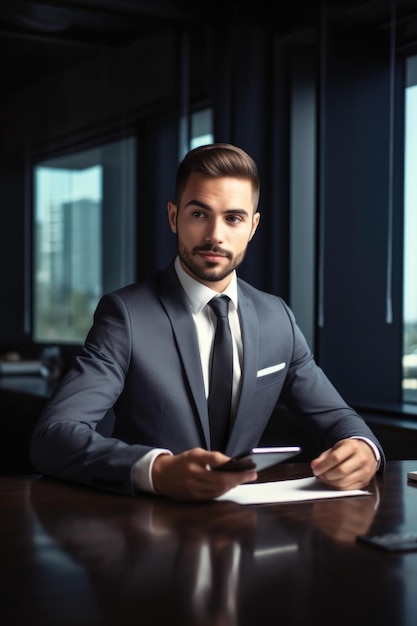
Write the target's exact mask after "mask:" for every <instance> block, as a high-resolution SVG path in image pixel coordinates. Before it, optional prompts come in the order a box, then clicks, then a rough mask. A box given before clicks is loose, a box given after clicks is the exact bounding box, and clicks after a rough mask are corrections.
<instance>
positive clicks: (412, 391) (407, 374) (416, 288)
mask: <svg viewBox="0 0 417 626" xmlns="http://www.w3.org/2000/svg"><path fill="white" fill-rule="evenodd" d="M408 63H409V65H408V76H409V78H412V80H409V81H408V82H407V85H408V86H407V87H406V91H405V166H404V167H405V174H404V302H403V304H404V320H403V322H404V340H403V342H404V345H403V400H404V401H405V402H417V176H416V163H417V80H416V79H417V57H413V58H411V59H409V61H408ZM410 83H413V84H410Z"/></svg>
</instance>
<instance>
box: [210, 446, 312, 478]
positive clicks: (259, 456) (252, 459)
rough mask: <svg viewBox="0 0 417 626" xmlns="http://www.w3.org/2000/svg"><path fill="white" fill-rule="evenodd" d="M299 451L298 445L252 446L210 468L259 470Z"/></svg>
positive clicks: (219, 470)
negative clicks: (278, 446)
mask: <svg viewBox="0 0 417 626" xmlns="http://www.w3.org/2000/svg"><path fill="white" fill-rule="evenodd" d="M300 452H301V448H300V447H299V446H284V447H280V448H277V447H272V448H252V450H248V451H247V452H243V453H242V454H239V455H237V456H234V457H233V458H231V459H230V461H227V462H226V463H222V464H221V465H216V466H214V467H212V468H211V469H212V470H215V471H217V472H242V471H245V470H255V471H256V472H260V471H261V470H263V469H267V468H268V467H273V466H274V465H277V464H278V463H282V462H283V461H287V460H288V459H291V458H292V457H294V456H296V455H297V454H299V453H300Z"/></svg>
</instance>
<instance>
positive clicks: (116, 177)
mask: <svg viewBox="0 0 417 626" xmlns="http://www.w3.org/2000/svg"><path fill="white" fill-rule="evenodd" d="M134 157H135V151H134V145H133V144H130V143H129V140H124V141H122V142H115V143H113V144H108V145H106V146H102V147H100V148H97V149H93V150H88V151H83V152H77V153H74V154H71V155H68V156H65V157H59V158H56V159H50V160H48V161H45V162H43V163H39V164H38V165H37V166H36V167H35V168H34V220H35V227H34V271H33V339H34V341H35V342H39V343H55V344H63V343H82V342H83V341H84V339H85V336H86V334H87V332H88V330H89V328H90V327H91V324H92V319H93V312H94V309H95V307H96V306H97V302H98V300H99V298H100V296H101V295H102V294H103V292H104V291H110V290H112V289H116V288H118V287H120V286H122V285H123V284H126V283H128V282H132V281H133V279H134V276H133V273H134V271H133V267H134V258H135V246H134V242H133V238H134V233H135V228H134V213H135V203H136V200H135V193H134V177H135V165H134ZM104 190H105V193H104Z"/></svg>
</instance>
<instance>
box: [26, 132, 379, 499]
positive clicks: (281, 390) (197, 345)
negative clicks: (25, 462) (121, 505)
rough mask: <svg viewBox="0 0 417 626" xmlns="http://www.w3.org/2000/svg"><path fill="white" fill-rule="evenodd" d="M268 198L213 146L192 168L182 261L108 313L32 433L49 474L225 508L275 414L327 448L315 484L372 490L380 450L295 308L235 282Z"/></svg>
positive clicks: (177, 210)
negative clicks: (221, 373)
mask: <svg viewBox="0 0 417 626" xmlns="http://www.w3.org/2000/svg"><path fill="white" fill-rule="evenodd" d="M259 193H260V183H259V177H258V171H257V167H256V164H255V163H254V161H253V159H252V158H251V157H250V156H249V155H248V154H247V153H246V152H244V151H243V150H241V149H240V148H237V147H235V146H232V145H230V144H211V145H208V146H202V147H199V148H196V149H194V150H192V151H190V152H189V153H188V154H187V155H186V156H185V157H184V159H183V161H182V162H181V163H180V165H179V168H178V172H177V180H176V193H175V201H174V202H169V203H168V219H169V224H170V227H171V230H172V231H173V233H174V234H175V235H176V237H177V256H176V258H175V259H174V260H173V261H172V263H171V264H170V265H169V266H168V267H167V268H165V269H164V270H162V271H159V272H157V273H156V274H155V275H153V276H152V277H150V278H149V279H148V280H147V281H145V282H143V283H141V284H133V285H129V286H127V287H124V288H122V289H119V290H118V291H116V292H114V293H110V294H107V295H105V296H104V297H103V298H102V299H101V301H100V302H99V304H98V306H97V309H96V312H95V315H94V323H93V326H92V328H91V330H90V332H89V334H88V336H87V338H86V341H85V344H84V346H83V348H82V349H81V351H80V353H79V355H78V356H76V357H75V358H74V362H73V364H72V366H71V368H70V369H69V371H68V372H67V373H66V375H65V376H64V378H63V380H62V381H61V383H60V384H59V386H58V388H57V389H56V391H55V392H54V394H53V395H52V397H51V398H50V400H49V402H48V404H47V406H46V408H45V409H44V411H43V413H42V415H41V416H40V419H39V421H38V423H37V425H36V428H35V430H34V433H33V437H32V440H31V459H32V463H33V464H34V466H35V467H36V468H37V469H38V471H40V472H42V473H45V474H49V475H53V476H57V477H60V478H63V479H67V480H72V481H78V482H81V483H84V484H87V485H91V486H96V487H98V488H101V489H107V490H110V491H113V492H117V493H123V494H127V495H136V494H139V493H140V492H151V493H152V492H153V493H157V494H162V495H166V496H168V497H170V498H173V499H178V500H204V499H210V498H214V497H217V496H219V495H221V494H222V493H224V492H226V491H228V490H229V489H231V488H232V487H235V486H237V485H238V484H241V483H244V482H249V481H252V480H254V479H256V473H255V472H254V471H252V470H245V471H242V472H222V471H220V472H219V471H212V467H213V466H216V465H219V464H221V463H222V462H225V461H226V460H227V459H228V458H229V457H230V456H233V455H235V454H237V453H240V452H242V451H244V450H246V449H249V448H251V447H254V446H256V445H257V444H258V443H259V440H260V438H261V435H262V433H263V431H264V429H265V427H266V425H267V423H268V421H269V419H270V417H271V415H272V413H273V411H274V408H275V407H276V405H277V403H278V402H280V403H284V404H285V405H286V406H287V407H288V409H289V411H290V412H293V413H296V414H297V415H299V416H300V417H301V418H302V419H303V420H304V421H305V423H306V426H308V428H309V430H310V431H311V432H313V433H314V435H315V436H316V439H317V441H318V442H319V444H320V449H321V450H322V452H321V454H320V455H319V456H318V457H317V458H315V459H314V460H312V462H311V468H312V471H313V473H314V475H315V476H316V477H317V479H318V480H320V481H322V482H323V483H326V484H329V485H333V486H334V487H336V488H339V489H355V488H363V487H365V486H366V485H368V484H369V482H370V481H371V480H372V478H373V476H374V475H375V473H376V472H377V471H378V472H383V471H384V467H385V458H384V453H383V450H382V447H381V445H380V443H379V442H378V440H377V439H376V438H375V436H374V435H373V433H372V431H371V430H370V429H369V428H368V426H367V424H366V423H365V421H364V420H363V419H362V417H361V416H359V415H358V414H357V413H356V412H355V411H354V410H353V409H352V408H350V407H349V406H348V405H347V404H346V403H345V401H344V400H343V399H342V398H341V397H340V395H339V394H338V392H337V391H336V390H335V388H334V387H333V385H332V384H331V383H330V381H329V380H328V378H327V377H326V375H325V374H324V373H323V371H322V370H321V369H320V368H319V367H318V365H317V364H316V362H315V360H314V358H313V355H312V353H311V351H310V349H309V347H308V345H307V342H306V340H305V338H304V337H303V335H302V333H301V331H300V329H299V328H298V326H297V324H296V321H295V319H294V315H293V313H292V312H291V310H290V309H289V307H288V306H287V305H286V303H285V302H284V301H283V300H282V299H281V298H279V297H277V296H275V295H271V294H267V293H264V292H261V291H259V290H257V289H255V288H254V287H253V286H251V285H249V284H248V283H246V282H244V281H243V280H241V279H240V278H238V277H237V273H236V271H237V268H238V267H239V265H240V263H241V262H242V260H243V258H244V256H245V254H246V250H247V246H248V244H249V242H250V240H251V239H252V237H253V236H254V235H255V232H256V229H257V227H258V224H259V220H260V213H259V212H258V201H259ZM219 294H221V295H227V296H228V298H229V299H230V300H229V311H228V322H229V327H230V329H231V333H232V337H233V340H232V341H233V386H232V393H231V407H230V412H229V414H228V423H227V436H226V440H225V442H224V445H223V446H222V447H219V446H213V445H212V443H211V434H212V433H211V428H210V425H209V415H208V400H209V399H210V389H209V387H210V361H211V355H212V344H213V337H214V334H215V329H216V325H217V320H216V316H215V315H214V313H213V310H212V309H211V306H209V305H208V303H209V302H210V300H211V299H212V298H213V297H214V296H218V295H219ZM110 409H114V414H115V424H114V430H113V433H112V436H111V437H105V436H102V435H101V434H99V432H97V426H98V424H99V423H100V421H101V420H102V419H103V418H104V416H105V415H106V413H107V411H108V410H110ZM277 443H279V442H277ZM213 448H214V449H213Z"/></svg>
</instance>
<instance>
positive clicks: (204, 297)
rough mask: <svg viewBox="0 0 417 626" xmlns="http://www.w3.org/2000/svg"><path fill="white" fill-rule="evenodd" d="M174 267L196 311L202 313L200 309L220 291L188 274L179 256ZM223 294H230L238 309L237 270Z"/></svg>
mask: <svg viewBox="0 0 417 626" xmlns="http://www.w3.org/2000/svg"><path fill="white" fill-rule="evenodd" d="M174 267H175V271H176V272H177V276H178V279H179V281H180V283H181V285H182V288H183V289H184V291H185V293H186V295H187V298H188V302H189V303H190V306H191V308H192V310H193V312H194V313H200V311H201V310H202V309H203V308H204V307H205V306H206V304H207V303H208V302H209V301H210V300H211V299H212V298H214V297H215V296H218V295H219V293H218V292H217V291H215V290H214V289H210V287H206V285H203V283H200V282H199V281H198V280H196V279H195V278H193V277H192V276H190V275H189V274H187V272H186V271H185V270H184V269H183V268H182V266H181V263H180V260H179V257H178V256H177V257H176V259H175V263H174ZM222 295H227V296H229V298H230V300H231V301H232V302H233V305H234V307H235V309H236V310H237V277H236V272H235V271H234V272H233V274H232V280H231V281H230V283H229V284H228V286H227V287H226V289H225V290H224V291H223V292H222Z"/></svg>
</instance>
